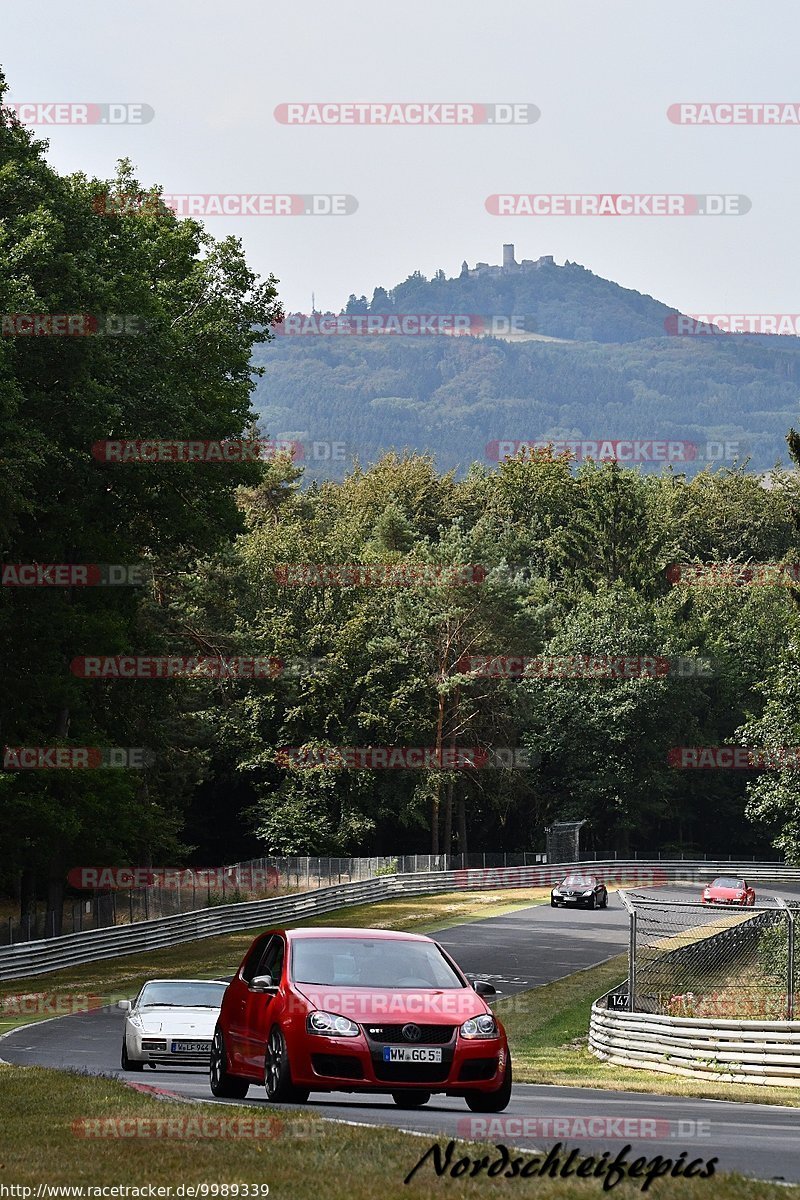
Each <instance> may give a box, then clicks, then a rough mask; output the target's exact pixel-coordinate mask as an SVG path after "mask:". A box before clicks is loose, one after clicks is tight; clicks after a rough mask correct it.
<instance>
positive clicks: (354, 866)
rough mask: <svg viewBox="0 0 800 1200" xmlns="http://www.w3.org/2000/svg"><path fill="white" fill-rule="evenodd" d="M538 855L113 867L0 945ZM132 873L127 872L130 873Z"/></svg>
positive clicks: (1, 924) (10, 926)
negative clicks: (132, 881)
mask: <svg viewBox="0 0 800 1200" xmlns="http://www.w3.org/2000/svg"><path fill="white" fill-rule="evenodd" d="M545 858H546V856H545V854H543V853H533V852H520V853H518V854H514V853H510V852H509V853H504V852H502V851H501V852H499V853H496V854H492V853H486V854H484V853H477V854H458V855H449V856H448V855H445V854H400V855H396V856H387V855H383V856H376V857H372V858H307V857H306V858H299V857H288V858H287V857H283V858H278V857H265V858H254V859H249V860H248V861H247V862H240V863H233V864H232V865H229V866H225V867H211V868H192V867H185V868H176V869H174V870H165V869H163V868H153V869H152V870H149V869H148V870H141V869H140V870H139V876H140V877H141V876H142V875H144V876H147V877H148V878H149V879H150V880H151V881H152V882H150V883H149V885H148V886H143V887H129V886H127V887H126V886H124V882H123V883H121V882H120V881H124V880H125V878H126V868H113V867H112V868H108V872H107V876H108V880H109V881H110V882H109V885H108V886H106V887H98V888H94V889H91V890H88V889H87V892H86V893H85V894H84V896H83V897H81V898H74V897H73V898H72V899H69V900H67V901H66V902H65V904H64V907H63V912H62V916H61V922H60V926H59V921H58V917H57V914H56V913H54V912H53V910H52V909H51V910H48V909H46V908H45V907H40V908H39V909H38V910H37V909H35V908H34V909H33V910H32V911H31V912H29V913H26V914H25V916H24V917H23V918H22V920H19V919H16V918H13V917H10V916H8V917H6V918H5V919H4V920H2V921H0V946H8V945H16V944H17V943H19V942H30V941H37V940H39V939H40V938H49V937H54V936H56V935H57V934H65V933H79V932H82V931H83V930H87V929H106V928H109V927H110V926H113V925H127V924H134V923H135V922H138V921H149V920H153V919H157V918H159V917H171V916H175V915H176V914H178V913H183V912H191V911H194V910H196V909H199V908H210V907H214V906H216V905H219V904H238V903H241V902H243V901H246V900H262V899H268V898H269V897H272V896H279V895H285V894H289V893H292V892H308V891H313V890H315V889H316V888H322V887H330V886H332V885H333V884H338V883H360V882H363V881H364V880H366V879H375V878H376V877H379V876H381V875H395V874H407V873H409V872H411V873H416V872H428V871H447V870H456V869H461V868H467V867H485V868H499V867H524V866H534V865H536V864H538V863H543V862H544V861H545ZM131 874H132V872H131V871H130V870H127V876H128V877H130V875H131Z"/></svg>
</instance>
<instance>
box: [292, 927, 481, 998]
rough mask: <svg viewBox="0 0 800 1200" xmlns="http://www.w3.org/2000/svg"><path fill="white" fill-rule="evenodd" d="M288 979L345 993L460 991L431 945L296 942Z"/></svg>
mask: <svg viewBox="0 0 800 1200" xmlns="http://www.w3.org/2000/svg"><path fill="white" fill-rule="evenodd" d="M291 974H292V979H293V980H294V981H295V982H296V983H319V984H332V985H338V986H346V987H347V986H349V987H386V988H463V987H464V983H463V982H462V980H460V979H459V977H458V976H457V975H456V973H455V971H454V970H453V968H452V967H451V966H450V964H449V963H448V962H447V960H446V958H445V957H444V955H443V954H442V952H441V951H440V950H439V949H438V947H437V946H435V945H434V944H433V943H432V942H412V941H394V940H392V941H389V940H388V939H383V938H380V939H378V938H376V939H374V940H370V939H369V938H302V939H298V940H297V941H296V942H294V943H293V946H292V972H291Z"/></svg>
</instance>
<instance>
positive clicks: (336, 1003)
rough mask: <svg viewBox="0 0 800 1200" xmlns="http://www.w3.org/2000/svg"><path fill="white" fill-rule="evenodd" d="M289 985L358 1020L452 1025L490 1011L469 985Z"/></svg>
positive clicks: (316, 1003)
mask: <svg viewBox="0 0 800 1200" xmlns="http://www.w3.org/2000/svg"><path fill="white" fill-rule="evenodd" d="M292 987H293V988H294V989H295V991H297V992H299V993H300V995H301V996H303V997H304V998H305V999H306V1000H308V1001H309V1003H310V1004H312V1005H313V1006H314V1008H321V1009H324V1010H325V1011H326V1012H333V1013H337V1014H339V1015H341V1016H344V1017H350V1019H351V1020H353V1021H356V1022H358V1023H361V1022H363V1021H383V1022H384V1023H391V1022H401V1021H402V1022H405V1021H413V1022H416V1023H418V1024H420V1023H421V1024H426V1025H454V1024H461V1022H462V1021H466V1020H468V1019H469V1017H475V1016H479V1015H480V1014H481V1013H484V1012H490V1011H491V1010H490V1008H489V1006H488V1005H487V1004H486V1003H485V1002H484V1000H483V999H482V998H481V997H480V996H479V995H478V993H477V992H476V991H475V990H474V988H471V987H467V988H444V989H438V988H430V989H423V988H420V989H419V990H418V991H411V990H405V989H393V988H359V987H346V988H344V987H340V986H337V985H336V984H330V985H322V984H314V983H294V984H292Z"/></svg>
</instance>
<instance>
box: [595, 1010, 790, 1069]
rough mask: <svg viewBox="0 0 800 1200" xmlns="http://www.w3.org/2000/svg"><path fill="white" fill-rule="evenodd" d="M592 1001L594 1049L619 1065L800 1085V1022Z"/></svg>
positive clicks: (602, 1056)
mask: <svg viewBox="0 0 800 1200" xmlns="http://www.w3.org/2000/svg"><path fill="white" fill-rule="evenodd" d="M605 1000H606V998H605V996H603V997H602V998H601V999H600V1000H597V1001H595V1003H594V1004H593V1005H592V1016H591V1023H590V1026H589V1048H590V1050H592V1051H593V1053H594V1054H596V1055H597V1056H598V1058H602V1059H605V1060H606V1061H607V1062H611V1063H615V1064H617V1065H618V1066H626V1067H640V1068H644V1069H645V1070H650V1071H662V1072H666V1073H667V1074H670V1075H690V1076H694V1077H696V1078H698V1079H715V1080H717V1081H718V1082H723V1083H761V1084H772V1085H773V1086H775V1087H795V1088H796V1087H800V1022H797V1021H730V1020H720V1019H717V1018H715V1019H714V1020H713V1021H712V1020H710V1019H709V1018H707V1017H666V1016H656V1015H653V1014H650V1013H642V1012H624V1011H616V1010H614V1009H609V1008H606V1007H604V1006H605Z"/></svg>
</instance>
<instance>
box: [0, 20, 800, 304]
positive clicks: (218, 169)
mask: <svg viewBox="0 0 800 1200" xmlns="http://www.w3.org/2000/svg"><path fill="white" fill-rule="evenodd" d="M0 7H1V8H2V33H1V34H0V62H1V63H2V66H3V68H4V70H5V73H6V75H7V78H8V80H9V83H10V86H11V91H10V99H11V100H12V101H78V102H79V101H94V102H112V101H125V102H142V103H145V104H149V105H151V106H152V108H153V109H155V117H154V119H153V120H152V121H151V122H149V123H148V124H145V125H141V126H135V125H123V126H117V127H112V126H108V125H105V126H99V125H90V126H85V127H55V128H52V129H43V128H40V129H38V130H37V132H38V133H39V134H40V135H41V136H47V137H48V138H49V139H50V150H49V157H50V160H51V162H52V163H53V164H54V166H55V167H56V168H57V169H58V170H59V171H62V172H69V171H72V170H85V171H87V172H88V173H90V174H96V175H98V176H101V177H108V176H110V175H111V174H112V173H113V170H114V163H115V161H116V159H117V158H119V157H122V156H129V157H130V158H131V159H133V161H134V162H135V164H136V166H137V168H138V172H139V176H140V178H141V179H142V180H143V181H144V182H145V183H147V184H150V183H153V182H157V183H160V184H162V185H163V187H164V190H165V192H168V193H250V192H259V193H264V192H274V193H285V192H291V193H304V194H307V193H323V194H330V193H346V194H349V195H353V196H356V197H357V199H358V203H359V207H358V211H357V212H356V213H355V214H354V215H351V216H344V217H336V218H333V217H267V216H260V217H259V216H250V217H246V218H241V217H239V218H229V217H211V218H208V222H207V223H208V225H209V227H210V229H211V230H212V231H213V232H215V233H219V234H223V233H234V234H236V235H238V236H241V238H242V239H243V241H244V244H245V247H246V250H247V253H248V257H249V260H250V262H251V265H252V266H253V268H254V269H255V270H257V271H258V272H260V273H262V274H264V273H269V272H272V273H273V274H275V275H276V276H278V277H279V279H280V280H281V284H280V294H281V297H282V299H283V302H284V305H285V306H286V307H287V308H288V309H290V310H299V311H308V309H309V308H310V301H311V293H312V290H313V291H314V293H315V295H316V302H317V307H318V308H328V307H330V308H334V309H338V308H339V307H340V306H341V305H342V304H343V303H344V302H345V301H346V299H347V296H348V294H349V293H350V292H356V293H357V294H361V293H362V292H366V293H367V295H368V296H371V294H372V289H373V288H374V287H375V285H376V284H381V285H383V286H385V287H390V286H392V285H393V284H395V283H398V282H399V281H401V280H402V279H404V278H405V277H406V276H407V275H408V274H410V272H411V271H413V270H416V269H418V270H421V271H422V272H424V273H425V274H426V275H431V274H432V273H433V272H434V271H435V270H436V269H437V268H440V267H441V268H442V269H443V270H444V271H445V272H446V273H447V274H448V275H452V274H457V273H458V271H459V270H460V267H461V262H462V260H463V259H465V258H466V259H467V260H468V261H469V263H470V265H472V264H473V263H474V262H475V261H476V260H479V259H482V260H485V261H488V262H499V261H500V256H501V246H502V243H503V242H514V243H515V244H516V249H517V258H518V259H520V258H523V257H525V258H537V257H538V256H539V255H541V254H553V255H555V258H556V261H558V262H563V261H564V260H565V259H571V260H573V261H577V262H580V263H582V264H584V265H585V266H587V267H589V268H590V269H591V270H592V271H594V272H596V273H597V274H599V275H603V276H606V277H607V278H609V279H613V280H616V281H617V282H619V283H621V284H623V285H624V286H626V287H632V288H636V289H637V290H639V291H642V292H647V293H650V294H651V295H654V296H656V297H658V298H659V299H661V300H664V301H666V302H667V303H669V304H671V305H674V306H675V307H677V308H680V309H681V310H682V311H684V312H699V313H707V312H710V311H713V312H766V313H775V312H790V313H791V312H798V311H800V300H799V299H798V295H797V283H796V279H797V240H798V229H799V228H800V222H799V221H798V197H797V190H798V189H797V182H796V179H795V176H796V163H797V158H798V145H800V126H791V125H785V126H777V127H775V126H737V127H726V126H710V127H703V128H691V127H685V126H680V125H675V124H672V123H671V122H670V121H669V120H668V119H667V115H666V110H667V108H668V106H669V105H670V104H672V103H675V102H679V101H706V100H707V101H778V102H790V101H795V102H798V101H800V86H799V85H798V76H797V43H798V37H797V35H798V24H800V15H799V14H798V10H797V6H796V4H794V3H791V4H790V3H789V2H788V0H772V2H771V3H770V4H769V5H767V6H764V7H763V8H759V7H758V6H757V5H754V4H753V3H752V0H747V2H745V0H715V2H713V0H712V2H710V3H706V4H703V5H698V4H696V3H691V4H690V3H686V2H685V0H670V3H654V2H653V0H607V2H606V3H604V4H598V3H597V0H557V2H553V3H550V4H543V3H540V2H539V0H495V3H493V4H487V3H486V2H485V0H480V2H477V0H457V2H456V0H435V2H432V0H406V3H404V4H403V5H386V4H373V5H368V4H366V3H365V2H364V0H357V2H356V0H336V3H327V4H323V3H320V2H319V0H310V2H308V3H305V4H292V5H289V4H276V3H269V4H268V3H267V2H266V0H228V2H227V3H225V4H210V3H208V2H207V0H157V2H156V0H137V3H135V4H130V3H125V4H123V3H113V4H112V3H108V0H83V2H82V3H81V4H80V5H74V4H70V5H64V4H56V3H54V2H53V0H43V2H42V3H41V4H38V5H36V6H35V8H31V7H28V8H27V10H26V8H25V6H23V5H18V4H12V3H11V0H0ZM347 100H361V101H363V100H370V101H385V100H388V101H481V102H484V103H496V102H506V101H508V102H518V103H522V102H527V103H530V104H535V105H536V106H537V107H538V108H539V109H540V110H541V114H542V115H541V118H540V119H539V120H538V121H537V122H536V123H535V124H529V125H516V126H512V127H507V128H500V127H497V126H494V125H481V126H469V127H461V128H452V127H451V128H447V127H434V126H425V127H417V126H410V127H405V128H400V127H390V128H383V127H379V126H377V127H343V126H334V127H324V128H319V127H316V128H312V127H297V126H291V125H282V124H280V123H278V122H277V121H276V120H275V118H274V116H273V112H274V109H275V107H276V105H278V104H281V103H283V102H288V101H316V102H321V101H347ZM496 192H521V193H527V192H586V193H599V192H614V193H619V192H638V193H643V192H678V193H735V194H744V195H747V196H749V197H750V199H751V200H752V209H751V211H750V212H749V213H748V214H747V215H746V216H739V217H717V218H711V217H691V218H676V217H671V218H670V217H523V216H520V217H502V218H501V217H495V216H490V215H489V214H488V213H487V211H486V209H485V206H484V201H485V199H486V197H487V196H488V195H490V194H491V193H496Z"/></svg>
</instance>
